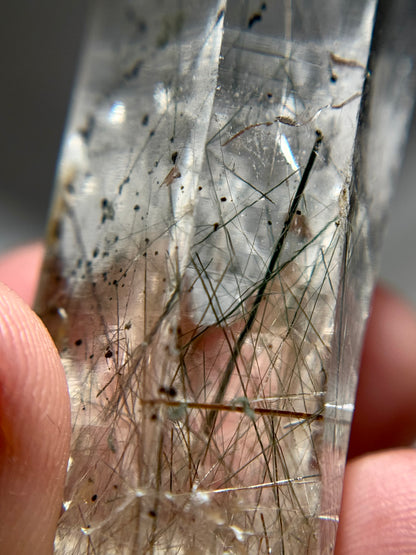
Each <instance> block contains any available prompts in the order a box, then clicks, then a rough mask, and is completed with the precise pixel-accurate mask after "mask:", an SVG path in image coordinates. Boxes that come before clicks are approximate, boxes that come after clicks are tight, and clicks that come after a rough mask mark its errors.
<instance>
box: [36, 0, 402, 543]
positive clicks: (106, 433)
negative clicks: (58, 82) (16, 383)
mask: <svg viewBox="0 0 416 555" xmlns="http://www.w3.org/2000/svg"><path fill="white" fill-rule="evenodd" d="M375 18H376V2H375V1H374V0H365V1H364V0H350V1H349V2H345V1H344V0H334V1H331V2H330V3H329V2H328V3H327V6H326V8H325V9H322V3H321V2H317V1H308V0H300V1H297V2H292V1H290V0H276V1H273V2H263V3H260V2H254V1H252V0H250V1H247V2H240V1H237V0H229V1H226V0H189V1H188V2H186V3H183V2H180V1H177V0H174V1H172V0H169V1H168V0H158V1H156V2H154V3H153V4H151V5H149V3H148V2H143V1H142V0H119V1H118V2H112V1H110V0H102V1H101V2H97V4H96V7H95V10H94V12H93V17H92V19H91V25H90V28H89V33H88V37H87V42H86V46H85V52H84V55H83V60H82V65H81V68H80V73H79V78H78V82H77V86H76V89H75V94H74V100H73V105H72V109H71V113H70V117H69V122H68V127H67V130H66V133H65V138H64V143H63V147H62V153H61V158H60V162H59V165H58V172H57V184H56V194H55V199H54V203H53V207H52V211H51V219H50V225H49V230H48V248H47V253H46V257H45V262H44V268H43V275H42V280H41V285H40V289H39V293H38V300H37V310H38V312H39V314H40V315H41V316H42V318H43V319H44V321H45V323H46V324H47V326H48V328H49V330H50V331H51V333H52V335H53V337H54V339H55V341H56V343H57V345H58V348H59V350H60V353H61V357H62V361H63V364H64V367H65V370H66V373H67V377H68V384H69V389H70V395H71V402H72V427H73V428H72V429H73V435H72V450H71V457H70V461H69V466H68V478H67V485H66V492H65V499H64V508H65V511H64V513H63V515H62V517H61V520H60V523H59V527H58V531H57V536H56V544H55V547H56V552H57V553H62V554H64V553H80V554H81V553H96V554H98V553H106V554H108V553H117V554H118V553H123V554H129V553H177V554H179V553H180V554H191V553H192V554H198V553H201V554H202V553H212V554H222V553H238V554H245V553H256V554H257V553H286V554H288V553H289V554H301V553H331V552H332V551H333V548H334V543H335V534H336V525H337V520H338V514H339V506H340V496H341V486H342V473H343V466H344V464H345V457H346V449H347V445H348V434H349V427H350V422H351V417H352V413H353V403H354V394H355V384H356V373H357V364H358V359H359V350H360V344H361V340H362V332H363V327H364V323H365V318H366V315H367V311H368V303H369V299H370V295H371V289H372V285H373V272H372V271H371V269H372V256H373V253H374V252H375V249H373V245H372V241H373V238H372V231H371V230H372V229H373V227H372V225H373V224H372V222H374V221H377V218H378V219H380V218H381V216H382V214H383V213H384V212H383V211H384V209H385V205H386V202H387V199H388V191H389V181H390V179H389V178H390V175H391V167H392V164H393V162H392V159H388V157H387V158H383V160H382V162H381V163H382V164H384V170H385V171H383V172H382V171H381V170H378V172H379V173H371V171H370V170H369V167H370V163H371V164H374V163H375V162H376V160H375V159H372V158H371V157H372V156H373V158H374V156H375V155H374V154H373V153H374V152H375V150H376V149H375V148H374V141H375V137H376V135H377V125H378V122H381V123H380V124H379V126H380V129H382V128H383V125H385V124H384V123H383V121H382V117H381V119H380V114H382V113H384V112H383V110H386V109H388V107H389V106H391V104H392V101H393V98H392V97H391V94H390V95H387V94H385V95H384V96H383V94H382V92H380V91H383V90H384V89H385V87H386V82H385V75H384V71H385V68H386V67H387V66H388V61H386V60H384V59H382V58H381V57H377V56H376V57H375V58H374V60H373V58H371V57H370V52H372V48H371V44H372V36H373V28H374V24H375ZM377 64H379V65H377ZM380 67H381V69H380ZM383 68H384V69H383ZM394 71H396V75H400V78H401V79H402V80H405V79H406V78H407V77H408V75H409V71H410V67H409V65H406V63H405V61H404V62H403V63H402V67H399V66H398V65H397V64H396V65H395V66H394ZM377 80H378V81H377ZM391 86H392V85H391ZM395 100H397V98H396V99H395ZM400 101H401V104H400V107H399V108H398V107H397V104H396V107H395V109H396V116H397V114H398V116H397V117H396V119H397V118H398V121H396V130H395V132H394V133H393V132H391V136H392V145H391V150H390V153H391V156H393V155H394V154H395V153H396V152H397V149H398V148H399V146H400V144H401V141H402V139H403V134H404V130H405V127H406V120H407V116H408V113H409V109H410V100H409V99H408V98H407V97H403V98H401V99H400ZM364 152H365V156H364V155H363V153H364ZM381 174H382V177H380V179H379V175H381ZM375 179H377V180H378V184H379V187H380V192H379V194H378V195H374V181H375ZM383 180H384V181H383ZM373 200H374V201H373Z"/></svg>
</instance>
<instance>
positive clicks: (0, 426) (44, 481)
mask: <svg viewBox="0 0 416 555" xmlns="http://www.w3.org/2000/svg"><path fill="white" fill-rule="evenodd" d="M69 436H70V414H69V399H68V391H67V386H66V382H65V376H64V372H63V368H62V365H61V362H60V359H59V355H58V353H57V351H56V348H55V346H54V345H53V342H52V339H51V338H50V336H49V334H48V333H47V331H46V329H45V327H44V326H43V324H42V323H41V321H40V320H39V319H38V317H37V316H36V315H35V314H34V313H33V312H32V311H31V310H30V308H29V307H28V306H27V305H26V304H25V303H24V302H23V301H22V300H21V299H20V298H19V297H18V296H17V295H16V294H15V293H14V292H13V291H11V290H10V289H8V288H7V287H6V286H5V285H3V284H0V491H1V497H0V552H1V553H19V554H26V553H28V554H29V553H33V552H34V551H33V549H34V546H36V553H39V554H42V553H51V552H52V545H53V538H54V533H55V528H56V522H57V519H58V516H59V514H60V510H61V501H62V494H63V485H64V479H65V473H66V461H67V458H68V449H69ZM22 531H24V533H22Z"/></svg>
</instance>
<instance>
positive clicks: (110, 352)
mask: <svg viewBox="0 0 416 555" xmlns="http://www.w3.org/2000/svg"><path fill="white" fill-rule="evenodd" d="M104 356H105V358H111V357H112V356H113V351H112V350H111V349H107V350H106V352H105V353H104Z"/></svg>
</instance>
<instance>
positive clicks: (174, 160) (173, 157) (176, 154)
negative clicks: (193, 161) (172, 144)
mask: <svg viewBox="0 0 416 555" xmlns="http://www.w3.org/2000/svg"><path fill="white" fill-rule="evenodd" d="M177 158H178V152H177V151H175V152H174V153H173V154H172V164H176V160H177Z"/></svg>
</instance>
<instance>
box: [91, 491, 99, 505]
mask: <svg viewBox="0 0 416 555" xmlns="http://www.w3.org/2000/svg"><path fill="white" fill-rule="evenodd" d="M97 499H98V495H97V494H96V493H94V495H93V496H92V497H91V501H92V502H93V503H94V502H95V501H97Z"/></svg>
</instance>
